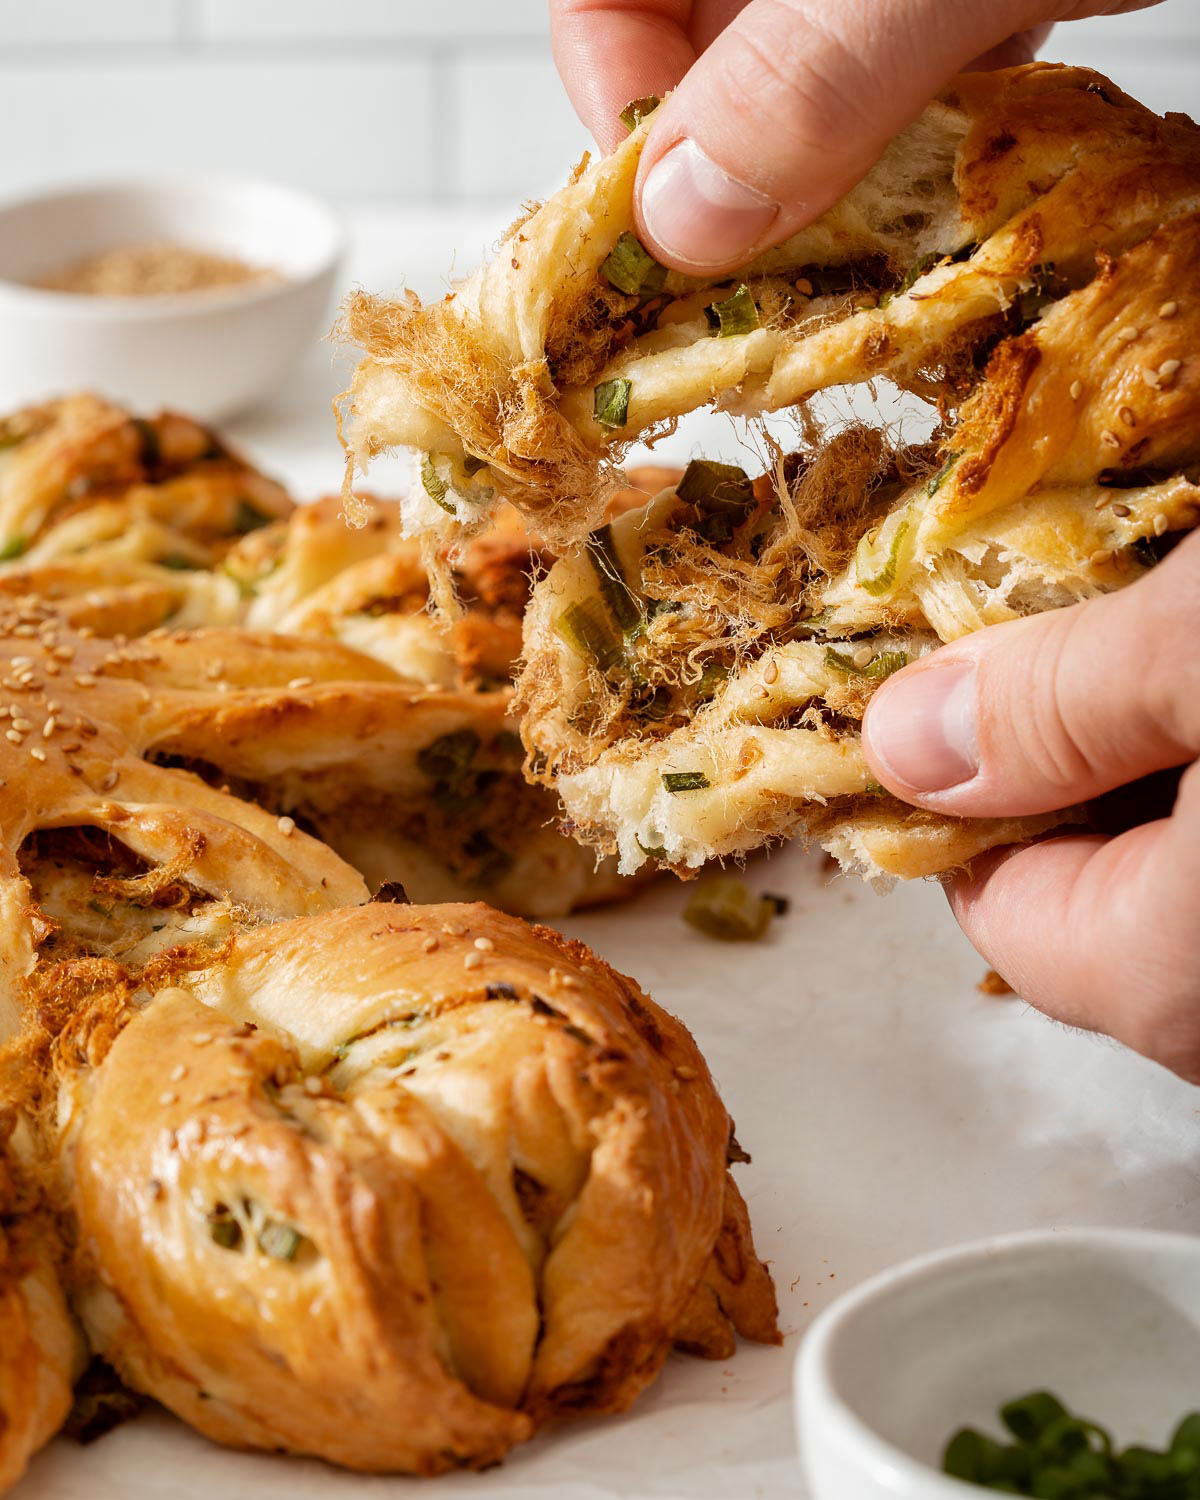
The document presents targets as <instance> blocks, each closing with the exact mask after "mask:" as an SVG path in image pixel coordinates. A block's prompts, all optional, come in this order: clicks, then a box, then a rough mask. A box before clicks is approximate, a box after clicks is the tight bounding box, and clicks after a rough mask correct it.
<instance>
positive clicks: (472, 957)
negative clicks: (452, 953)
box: [463, 953, 483, 969]
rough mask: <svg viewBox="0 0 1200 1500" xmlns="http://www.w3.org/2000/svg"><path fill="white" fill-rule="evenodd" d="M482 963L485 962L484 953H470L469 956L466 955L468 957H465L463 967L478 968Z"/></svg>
mask: <svg viewBox="0 0 1200 1500" xmlns="http://www.w3.org/2000/svg"><path fill="white" fill-rule="evenodd" d="M482 963H483V954H482V953H468V954H467V956H466V958H464V959H463V968H464V969H478V968H479V967H480V965H481V964H482Z"/></svg>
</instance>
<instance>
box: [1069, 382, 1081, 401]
mask: <svg viewBox="0 0 1200 1500" xmlns="http://www.w3.org/2000/svg"><path fill="white" fill-rule="evenodd" d="M1082 395H1083V381H1082V380H1072V382H1071V400H1072V401H1078V400H1079V398H1080V396H1082Z"/></svg>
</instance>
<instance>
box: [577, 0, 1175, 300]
mask: <svg viewBox="0 0 1200 1500" xmlns="http://www.w3.org/2000/svg"><path fill="white" fill-rule="evenodd" d="M1153 3H1154V0H1125V3H1118V0H1090V3H1088V0H1085V3H1072V0H749V3H747V0H550V13H551V22H552V25H553V30H554V55H555V59H556V61H557V63H558V69H559V72H560V73H561V74H562V78H563V82H564V83H565V84H566V87H567V92H568V93H569V94H570V96H571V99H572V101H573V103H574V105H575V108H576V109H577V110H578V111H579V114H580V116H581V117H582V119H583V121H584V123H585V124H586V125H587V126H588V128H589V129H590V130H591V131H592V133H593V134H594V135H595V137H596V139H597V140H598V141H599V142H600V144H601V146H602V147H603V148H604V149H606V150H609V149H611V148H612V147H613V146H615V145H616V144H617V143H618V141H619V140H620V139H621V138H622V136H623V135H624V132H625V127H624V126H623V125H622V124H621V122H620V119H619V116H620V113H621V110H622V109H623V108H624V107H625V105H626V104H628V103H629V101H630V100H631V99H637V98H641V97H643V96H644V95H646V94H659V95H663V94H666V93H667V92H668V91H670V90H672V89H674V90H675V92H674V93H673V94H672V95H671V98H670V99H668V100H667V102H666V104H665V105H664V107H663V109H662V110H661V112H660V115H659V118H658V119H657V120H656V121H655V124H654V127H653V129H652V130H651V132H650V138H649V140H648V141H647V142H646V146H645V150H644V151H643V154H642V159H641V165H640V167H639V170H638V179H637V188H636V207H637V226H638V234H639V236H640V238H641V239H642V241H643V243H644V244H645V245H646V247H647V248H648V249H649V250H651V251H652V252H653V253H654V254H655V255H656V256H657V257H658V259H659V260H660V261H662V262H664V263H665V264H666V265H669V266H674V267H676V268H677V269H679V270H681V271H692V272H697V273H704V274H712V273H714V272H718V271H725V270H730V269H732V268H733V267H734V266H737V265H739V264H741V263H743V262H744V261H746V260H748V259H749V258H750V256H751V254H752V253H754V252H757V251H760V250H763V249H766V248H767V247H768V246H770V245H774V244H777V243H778V242H779V241H780V240H783V239H786V238H787V237H788V236H789V235H790V234H794V233H795V232H796V230H798V229H800V228H802V227H803V226H804V225H805V224H807V223H808V222H809V221H810V220H812V219H815V218H816V217H817V216H818V214H821V213H823V212H824V211H825V209H827V208H828V207H829V205H830V204H831V203H833V202H835V201H836V200H837V199H838V198H840V197H841V196H842V194H843V193H844V192H845V191H846V190H847V189H848V188H850V187H851V186H853V184H854V183H855V182H857V181H858V179H859V178H860V177H862V175H863V174H864V173H865V172H866V171H867V169H868V168H869V167H870V166H871V164H872V163H873V162H874V161H875V159H876V157H878V155H879V153H880V152H881V151H882V150H883V147H884V146H885V144H886V143H887V141H888V140H889V139H890V138H891V137H892V136H893V135H894V134H895V133H896V131H898V130H899V129H900V128H901V127H902V126H904V125H906V124H907V123H908V122H909V121H910V120H912V119H913V118H915V116H916V115H918V114H919V113H920V111H921V110H922V109H923V108H924V106H925V104H926V102H927V101H928V100H929V99H930V98H931V97H932V96H933V95H934V94H935V93H936V92H937V90H938V89H939V88H941V86H942V85H943V84H944V83H945V82H946V80H947V79H948V78H950V77H951V76H952V75H953V74H954V73H956V72H959V71H960V70H961V69H962V68H964V67H968V66H972V65H974V66H977V67H978V66H1003V65H1006V64H1010V63H1017V62H1025V61H1028V60H1029V59H1030V58H1031V57H1032V56H1033V52H1034V50H1035V48H1036V47H1037V46H1039V45H1040V44H1041V42H1042V41H1043V40H1044V38H1045V36H1046V35H1047V33H1048V32H1049V29H1050V27H1049V25H1048V24H1046V23H1052V22H1054V21H1060V20H1073V19H1076V18H1078V17H1081V16H1089V15H1098V14H1102V13H1107V12H1116V11H1127V10H1139V9H1142V8H1144V7H1145V6H1146V5H1149V4H1153Z"/></svg>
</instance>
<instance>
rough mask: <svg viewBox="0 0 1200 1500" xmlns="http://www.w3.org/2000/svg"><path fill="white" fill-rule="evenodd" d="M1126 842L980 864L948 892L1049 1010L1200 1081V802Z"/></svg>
mask: <svg viewBox="0 0 1200 1500" xmlns="http://www.w3.org/2000/svg"><path fill="white" fill-rule="evenodd" d="M1198 787H1200V783H1197V780H1196V777H1195V774H1194V773H1191V772H1189V773H1188V775H1187V776H1185V777H1184V782H1183V784H1182V785H1181V789H1180V800H1179V803H1177V805H1176V810H1175V813H1174V815H1173V816H1172V817H1171V818H1170V819H1163V820H1161V821H1159V822H1155V823H1147V824H1144V825H1142V826H1141V827H1140V828H1135V829H1132V830H1130V832H1128V833H1124V834H1122V835H1121V836H1120V837H1119V838H1115V839H1104V838H1099V837H1095V836H1083V835H1077V836H1071V837H1067V838H1055V839H1050V840H1047V841H1045V842H1043V843H1038V844H1032V845H1029V846H1028V847H1026V848H1021V849H1007V850H1001V851H998V852H996V853H993V854H990V855H985V856H984V857H982V858H981V859H978V860H976V861H975V863H974V864H973V865H972V867H971V869H970V871H969V872H967V873H966V874H964V875H961V876H958V877H956V878H954V879H953V880H952V881H950V882H949V884H948V888H947V893H948V895H949V897H950V904H951V906H952V907H953V909H954V914H955V916H956V917H957V918H958V922H959V925H960V926H961V927H962V929H963V931H964V932H965V933H966V935H967V937H968V938H969V939H970V940H971V943H972V944H973V945H974V946H975V947H976V948H977V949H978V950H979V952H980V953H981V954H982V955H983V956H984V958H985V959H986V960H987V962H988V963H990V964H991V965H992V967H993V968H994V969H996V971H997V972H998V973H1000V974H1002V975H1003V976H1004V978H1005V979H1007V980H1008V982H1009V984H1011V985H1012V987H1013V988H1014V989H1015V990H1016V991H1017V993H1018V994H1020V995H1021V996H1022V998H1023V999H1025V1000H1027V1001H1028V1002H1029V1003H1030V1004H1031V1005H1035V1006H1037V1008H1038V1009H1039V1010H1042V1011H1045V1012H1046V1014H1048V1015H1050V1016H1053V1017H1055V1018H1056V1019H1057V1020H1060V1021H1065V1022H1066V1023H1067V1024H1068V1025H1071V1026H1079V1027H1082V1028H1084V1029H1086V1030H1089V1031H1101V1032H1105V1033H1107V1034H1108V1035H1110V1036H1114V1037H1116V1038H1117V1039H1118V1040H1119V1041H1122V1042H1124V1043H1125V1044H1126V1046H1129V1047H1132V1048H1134V1049H1135V1051H1138V1052H1141V1053H1144V1054H1145V1055H1146V1056H1147V1057H1152V1058H1154V1059H1155V1060H1156V1061H1158V1062H1161V1063H1163V1064H1164V1065H1165V1066H1167V1067H1169V1068H1171V1069H1173V1070H1174V1071H1175V1072H1177V1073H1180V1074H1182V1075H1183V1076H1184V1077H1185V1078H1189V1079H1191V1080H1192V1081H1193V1082H1197V1081H1200V979H1198V978H1197V953H1196V948H1197V942H1196V927H1195V916H1194V913H1195V909H1196V902H1197V900H1198V899H1200V853H1198V850H1200V795H1198Z"/></svg>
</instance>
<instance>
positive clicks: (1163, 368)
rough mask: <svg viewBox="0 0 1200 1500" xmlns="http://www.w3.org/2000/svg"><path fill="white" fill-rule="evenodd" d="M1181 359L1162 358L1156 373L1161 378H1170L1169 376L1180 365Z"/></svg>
mask: <svg viewBox="0 0 1200 1500" xmlns="http://www.w3.org/2000/svg"><path fill="white" fill-rule="evenodd" d="M1182 364H1183V360H1181V359H1164V360H1163V362H1162V364H1161V365H1159V367H1158V373H1159V375H1160V376H1161V377H1162V379H1163V380H1170V378H1171V376H1172V375H1174V374H1175V372H1176V371H1177V370H1178V369H1179V368H1180V367H1181V366H1182Z"/></svg>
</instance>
